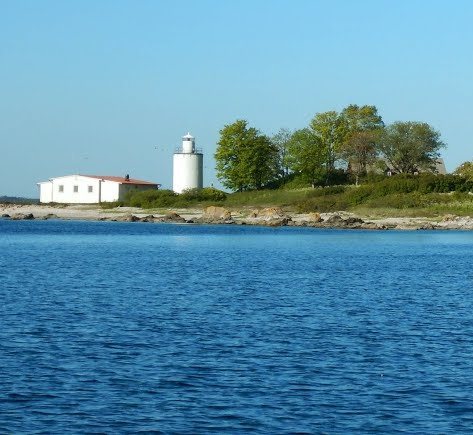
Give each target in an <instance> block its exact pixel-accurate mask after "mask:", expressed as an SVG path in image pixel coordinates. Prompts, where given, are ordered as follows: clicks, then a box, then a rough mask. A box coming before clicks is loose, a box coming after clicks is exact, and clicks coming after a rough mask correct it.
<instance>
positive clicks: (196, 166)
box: [172, 133, 204, 193]
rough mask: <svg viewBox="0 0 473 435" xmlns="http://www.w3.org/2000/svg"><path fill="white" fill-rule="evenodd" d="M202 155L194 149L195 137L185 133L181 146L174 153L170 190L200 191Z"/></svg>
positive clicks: (179, 191)
mask: <svg viewBox="0 0 473 435" xmlns="http://www.w3.org/2000/svg"><path fill="white" fill-rule="evenodd" d="M203 161H204V155H203V154H202V152H201V151H200V150H198V149H197V148H196V147H195V137H194V136H192V135H191V134H190V133H187V134H186V135H185V136H183V137H182V146H181V147H180V148H178V149H177V150H176V151H175V152H174V156H173V176H172V190H174V192H176V193H182V192H183V191H184V190H186V189H202V186H203V166H204V165H203Z"/></svg>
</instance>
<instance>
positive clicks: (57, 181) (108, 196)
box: [39, 175, 120, 204]
mask: <svg viewBox="0 0 473 435" xmlns="http://www.w3.org/2000/svg"><path fill="white" fill-rule="evenodd" d="M119 185H120V184H119V183H116V182H112V181H107V182H106V181H101V180H99V179H98V178H88V177H83V176H80V175H68V176H65V177H58V178H52V179H51V180H50V181H49V182H48V181H45V182H42V183H39V189H40V195H39V198H40V201H41V202H58V203H67V204H96V203H98V202H100V198H101V200H102V202H105V201H116V200H117V199H118V189H119ZM75 187H76V190H77V191H75ZM89 188H90V189H91V190H92V191H91V192H90V191H89Z"/></svg>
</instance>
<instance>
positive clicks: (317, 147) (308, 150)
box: [288, 128, 327, 187]
mask: <svg viewBox="0 0 473 435" xmlns="http://www.w3.org/2000/svg"><path fill="white" fill-rule="evenodd" d="M288 151H289V155H288V165H289V168H290V169H291V170H292V171H294V172H296V173H299V174H301V175H302V177H303V178H304V179H305V180H306V181H307V182H308V183H310V184H311V185H312V187H315V185H316V183H317V181H318V180H320V178H321V176H323V174H324V173H325V171H326V169H325V164H326V161H327V160H326V158H327V155H326V148H325V146H324V144H323V143H322V140H321V138H320V137H319V136H318V135H316V134H315V133H314V132H313V131H312V130H311V129H310V128H303V129H301V130H296V131H295V132H294V133H293V134H292V136H291V140H290V141H289V146H288Z"/></svg>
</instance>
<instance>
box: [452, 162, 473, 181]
mask: <svg viewBox="0 0 473 435" xmlns="http://www.w3.org/2000/svg"><path fill="white" fill-rule="evenodd" d="M453 173H454V174H456V175H460V176H462V177H464V178H466V179H467V180H471V181H473V161H471V162H463V163H462V164H461V165H460V166H459V167H458V168H457V169H455V171H454V172H453Z"/></svg>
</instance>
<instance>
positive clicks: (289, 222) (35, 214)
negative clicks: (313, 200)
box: [0, 204, 473, 230]
mask: <svg viewBox="0 0 473 435" xmlns="http://www.w3.org/2000/svg"><path fill="white" fill-rule="evenodd" d="M0 216H1V218H2V219H11V220H31V219H38V220H47V219H61V220H83V221H88V220H90V221H122V222H151V223H164V222H166V223H194V224H199V223H200V224H206V223H207V224H226V225H230V224H234V225H258V226H271V227H278V226H294V227H314V228H346V229H371V230H435V229H437V230H473V217H469V216H465V217H462V216H453V215H446V216H444V217H436V218H428V217H388V218H369V217H366V216H359V215H356V214H354V213H350V212H344V211H341V212H331V213H306V214H303V213H293V212H285V211H283V210H281V209H280V208H279V207H266V208H260V209H256V208H245V209H239V210H229V209H226V208H224V207H214V206H211V207H206V208H203V209H201V208H189V209H167V210H158V211H156V210H144V209H140V208H134V207H116V208H113V209H102V208H101V207H98V206H95V205H93V204H92V205H91V204H89V205H84V204H81V205H57V204H56V205H54V206H51V205H48V204H41V205H39V204H34V205H31V204H0Z"/></svg>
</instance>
